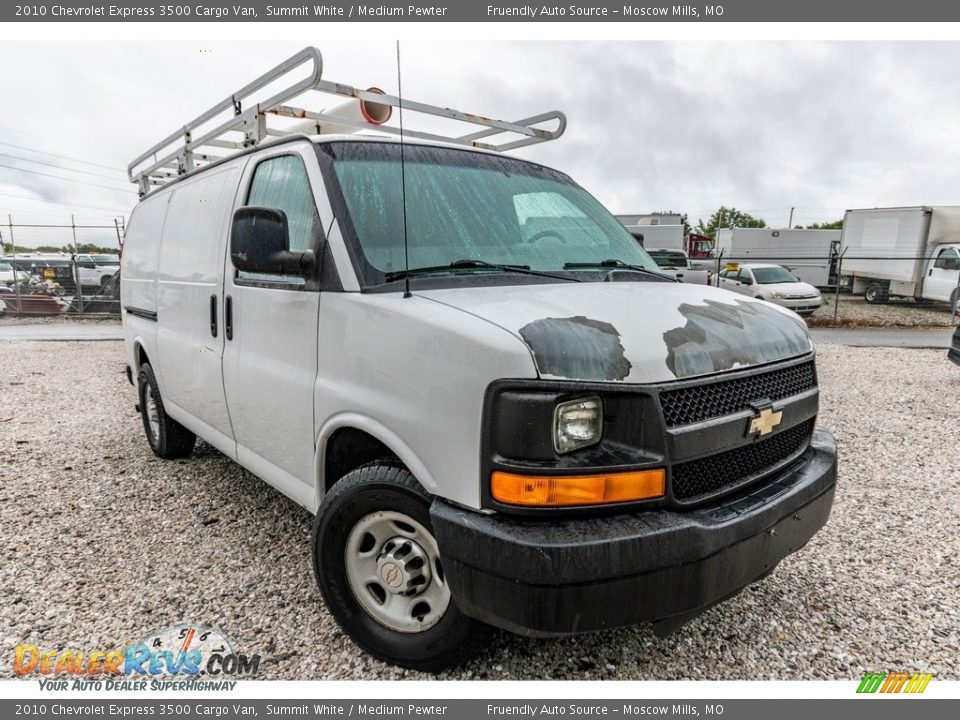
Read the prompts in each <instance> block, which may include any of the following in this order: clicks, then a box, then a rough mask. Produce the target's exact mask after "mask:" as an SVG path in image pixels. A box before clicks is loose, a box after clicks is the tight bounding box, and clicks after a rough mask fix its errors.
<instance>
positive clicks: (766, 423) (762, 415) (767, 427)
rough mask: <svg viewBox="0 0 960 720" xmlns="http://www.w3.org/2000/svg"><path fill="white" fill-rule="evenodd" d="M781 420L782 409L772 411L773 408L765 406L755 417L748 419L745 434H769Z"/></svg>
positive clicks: (761, 435)
mask: <svg viewBox="0 0 960 720" xmlns="http://www.w3.org/2000/svg"><path fill="white" fill-rule="evenodd" d="M782 420H783V410H777V411H774V409H773V408H769V407H765V408H763V409H762V410H761V411H760V412H759V414H758V415H757V416H756V417H755V418H751V419H750V427H749V428H748V429H747V435H759V436H760V437H763V436H764V435H769V434H770V433H772V432H773V429H774V428H775V427H777V425H779V424H780V422H781V421H782Z"/></svg>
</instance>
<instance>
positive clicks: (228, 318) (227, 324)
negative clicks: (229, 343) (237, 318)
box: [223, 295, 233, 340]
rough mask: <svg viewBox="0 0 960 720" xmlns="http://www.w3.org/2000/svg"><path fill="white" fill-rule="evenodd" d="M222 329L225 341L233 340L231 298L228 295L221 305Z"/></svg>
mask: <svg viewBox="0 0 960 720" xmlns="http://www.w3.org/2000/svg"><path fill="white" fill-rule="evenodd" d="M223 329H224V332H225V334H226V336H227V340H233V298H232V297H230V296H229V295H227V297H226V299H225V300H224V303H223Z"/></svg>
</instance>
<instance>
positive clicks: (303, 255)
mask: <svg viewBox="0 0 960 720" xmlns="http://www.w3.org/2000/svg"><path fill="white" fill-rule="evenodd" d="M230 260H231V261H232V262H233V266H234V267H235V268H237V270H243V271H245V272H254V273H266V274H272V275H291V274H295V275H303V274H305V273H306V272H308V271H309V270H311V269H312V268H313V266H314V255H313V251H312V250H307V251H305V252H290V228H289V226H288V225H287V214H286V213H285V212H284V211H283V210H277V209H274V208H264V207H242V208H238V209H237V210H236V212H234V213H233V227H232V230H231V233H230Z"/></svg>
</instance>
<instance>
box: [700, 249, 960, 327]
mask: <svg viewBox="0 0 960 720" xmlns="http://www.w3.org/2000/svg"><path fill="white" fill-rule="evenodd" d="M691 262H692V264H693V265H694V266H695V267H699V268H701V269H705V270H707V271H708V282H709V284H711V285H716V286H718V287H721V288H724V289H726V290H730V291H732V292H736V293H739V294H742V295H749V296H752V297H758V298H762V299H764V300H767V301H769V302H774V303H777V304H779V305H783V306H785V307H789V308H791V309H793V310H795V311H797V312H799V313H800V314H801V315H803V316H805V317H807V322H808V324H809V325H811V326H852V327H870V326H877V327H937V326H944V327H949V326H952V325H955V324H957V322H958V320H960V254H958V252H957V250H956V248H952V247H944V248H939V249H937V250H936V251H935V252H934V253H932V254H930V255H926V256H908V255H895V256H894V255H890V256H883V257H881V256H862V255H851V254H848V253H845V252H838V253H836V254H833V255H824V256H811V255H804V256H796V255H793V256H784V255H777V254H765V255H758V254H749V255H742V254H741V255H735V254H727V253H724V252H721V253H719V254H718V255H717V256H716V257H713V258H708V259H704V260H699V261H697V260H694V261H691ZM765 265H766V266H778V267H779V268H781V269H782V270H786V271H788V272H787V273H786V274H784V273H783V272H782V270H776V269H775V268H768V269H766V270H764V269H762V266H765ZM807 286H809V287H807Z"/></svg>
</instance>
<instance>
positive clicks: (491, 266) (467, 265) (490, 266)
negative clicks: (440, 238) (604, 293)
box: [383, 260, 583, 282]
mask: <svg viewBox="0 0 960 720" xmlns="http://www.w3.org/2000/svg"><path fill="white" fill-rule="evenodd" d="M470 269H481V270H499V271H500V272H507V273H519V274H521V275H536V276H537V277H547V278H554V279H556V280H566V281H568V282H583V281H582V280H581V279H580V278H575V277H570V276H569V275H556V274H554V273H549V272H544V271H542V270H531V269H530V266H529V265H504V264H501V263H489V262H486V261H485V260H455V261H453V262H452V263H450V264H449V265H431V266H429V267H416V268H410V269H409V270H394V271H392V272H387V273H384V274H383V276H384V278H385V279H386V281H387V282H393V281H394V280H402V279H404V278H407V277H417V276H418V275H430V274H433V273H443V272H449V271H450V270H470Z"/></svg>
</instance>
